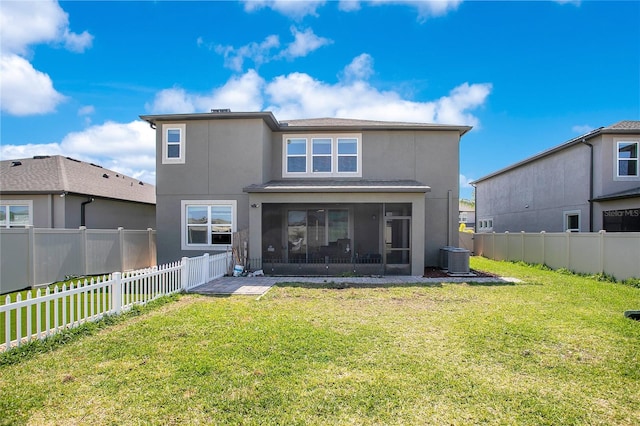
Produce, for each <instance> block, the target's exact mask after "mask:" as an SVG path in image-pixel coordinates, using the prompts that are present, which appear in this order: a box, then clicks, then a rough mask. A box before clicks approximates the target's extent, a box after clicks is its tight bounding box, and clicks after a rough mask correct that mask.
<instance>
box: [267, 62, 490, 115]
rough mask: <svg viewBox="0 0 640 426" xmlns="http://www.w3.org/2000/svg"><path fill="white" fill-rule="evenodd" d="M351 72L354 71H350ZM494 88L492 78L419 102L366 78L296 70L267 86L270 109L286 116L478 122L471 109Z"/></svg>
mask: <svg viewBox="0 0 640 426" xmlns="http://www.w3.org/2000/svg"><path fill="white" fill-rule="evenodd" d="M359 58H360V60H364V61H365V62H367V61H366V60H365V59H367V60H368V58H363V57H359ZM356 59H358V58H356ZM355 62H356V63H358V60H356V61H355ZM353 64H354V62H352V63H351V64H350V65H349V66H348V67H347V69H351V67H352V66H353ZM355 68H356V69H357V68H358V67H355ZM367 69H368V68H367ZM371 71H372V70H371ZM345 75H351V74H349V73H348V72H346V71H345ZM491 89H492V86H491V84H489V83H481V84H469V83H463V84H461V85H459V86H458V87H455V88H454V89H453V90H451V92H450V93H449V94H448V95H447V96H443V97H441V98H440V99H437V100H434V101H426V102H418V101H411V100H406V99H402V97H401V96H400V95H399V94H398V93H396V92H392V91H386V92H383V91H380V90H378V89H376V88H375V87H373V86H371V85H370V84H369V83H368V82H366V81H365V80H363V79H356V80H353V81H350V80H346V81H343V82H339V83H336V84H333V85H331V84H326V83H324V82H321V81H318V80H315V79H313V78H312V77H311V76H309V75H308V74H304V73H292V74H289V75H286V76H279V77H276V78H275V79H274V80H273V81H272V82H270V83H268V84H267V86H266V90H265V91H266V93H267V95H268V96H269V101H270V105H269V106H268V107H267V108H266V109H268V110H271V111H273V112H274V114H275V115H276V117H278V118H282V119H284V118H287V119H293V118H306V117H342V118H361V119H369V120H387V121H415V122H422V123H441V124H466V125H472V126H478V125H479V120H478V119H477V117H476V116H475V115H473V114H472V113H471V111H472V110H474V109H476V108H478V107H480V106H481V105H482V104H483V103H484V102H485V101H486V98H487V97H488V95H489V93H490V92H491Z"/></svg>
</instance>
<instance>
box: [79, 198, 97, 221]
mask: <svg viewBox="0 0 640 426" xmlns="http://www.w3.org/2000/svg"><path fill="white" fill-rule="evenodd" d="M93 200H94V198H93V197H89V198H88V199H87V201H83V202H82V204H80V226H87V225H86V223H87V221H86V220H85V219H86V215H85V210H86V205H87V204H91V203H93Z"/></svg>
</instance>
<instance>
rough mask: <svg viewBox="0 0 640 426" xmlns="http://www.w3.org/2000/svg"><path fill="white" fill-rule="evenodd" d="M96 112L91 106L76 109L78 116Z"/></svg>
mask: <svg viewBox="0 0 640 426" xmlns="http://www.w3.org/2000/svg"><path fill="white" fill-rule="evenodd" d="M95 112H96V109H95V107H94V106H93V105H85V106H83V107H80V109H78V115H91V114H93V113H95Z"/></svg>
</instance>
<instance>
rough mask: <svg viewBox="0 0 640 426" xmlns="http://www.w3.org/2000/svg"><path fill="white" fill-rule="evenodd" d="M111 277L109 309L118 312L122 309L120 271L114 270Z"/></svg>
mask: <svg viewBox="0 0 640 426" xmlns="http://www.w3.org/2000/svg"><path fill="white" fill-rule="evenodd" d="M111 278H112V280H113V282H112V283H111V310H112V311H115V313H116V314H119V313H120V311H121V309H122V273H121V272H114V273H113V275H112V276H111Z"/></svg>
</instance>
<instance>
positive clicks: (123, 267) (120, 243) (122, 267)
mask: <svg viewBox="0 0 640 426" xmlns="http://www.w3.org/2000/svg"><path fill="white" fill-rule="evenodd" d="M118 246H119V248H120V270H121V271H126V270H127V265H125V264H124V262H125V256H124V228H123V227H122V226H118Z"/></svg>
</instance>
